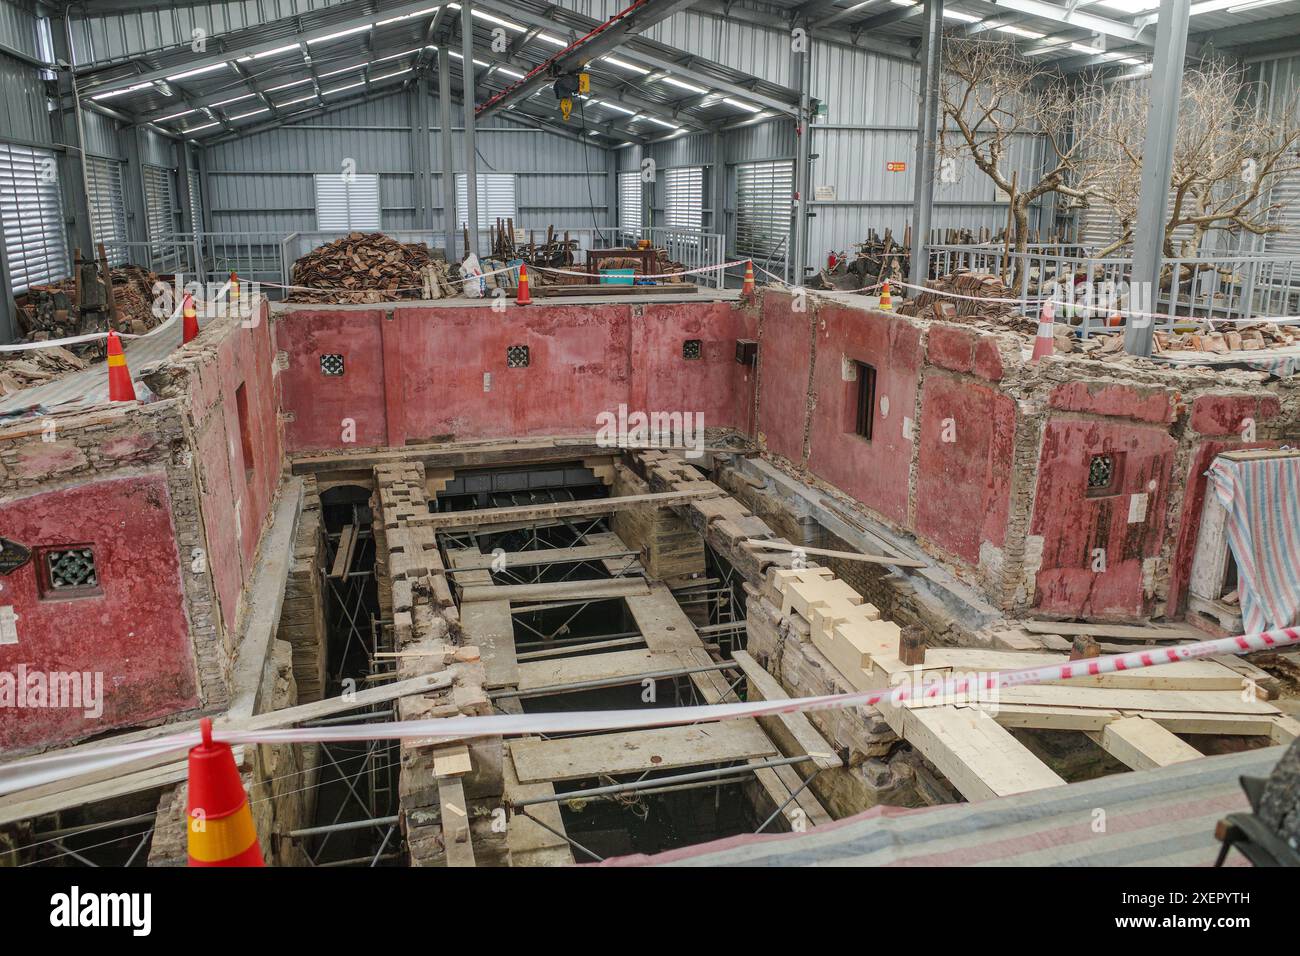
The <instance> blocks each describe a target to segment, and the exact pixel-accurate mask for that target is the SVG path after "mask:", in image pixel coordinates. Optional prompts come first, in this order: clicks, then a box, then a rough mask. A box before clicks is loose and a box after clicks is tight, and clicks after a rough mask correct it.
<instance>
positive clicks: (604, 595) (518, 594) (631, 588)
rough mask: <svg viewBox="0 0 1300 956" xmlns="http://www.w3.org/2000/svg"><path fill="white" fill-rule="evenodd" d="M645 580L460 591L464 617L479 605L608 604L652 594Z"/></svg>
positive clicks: (479, 587) (483, 586) (476, 586)
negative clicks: (468, 607)
mask: <svg viewBox="0 0 1300 956" xmlns="http://www.w3.org/2000/svg"><path fill="white" fill-rule="evenodd" d="M649 593H650V587H649V585H648V584H646V581H645V579H644V578H602V579H600V580H595V581H557V582H554V583H542V584H496V585H492V584H474V585H470V586H469V587H466V588H463V589H461V592H460V603H461V611H462V614H463V612H464V607H465V605H466V604H474V603H476V602H479V601H552V600H577V601H587V600H593V601H605V600H610V599H613V598H621V597H629V596H631V595H637V594H649Z"/></svg>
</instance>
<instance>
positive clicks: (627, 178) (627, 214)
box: [618, 171, 643, 234]
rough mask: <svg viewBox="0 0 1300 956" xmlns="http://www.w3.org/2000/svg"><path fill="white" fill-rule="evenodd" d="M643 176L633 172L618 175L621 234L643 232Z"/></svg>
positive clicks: (619, 225) (619, 226)
mask: <svg viewBox="0 0 1300 956" xmlns="http://www.w3.org/2000/svg"><path fill="white" fill-rule="evenodd" d="M642 225H643V223H642V221H641V174H640V173H639V172H636V171H633V172H630V173H619V174H618V228H619V231H621V232H630V233H636V234H639V233H640V232H641V226H642Z"/></svg>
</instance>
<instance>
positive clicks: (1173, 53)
mask: <svg viewBox="0 0 1300 956" xmlns="http://www.w3.org/2000/svg"><path fill="white" fill-rule="evenodd" d="M1190 14H1191V0H1161V2H1160V19H1159V20H1158V21H1157V23H1156V52H1155V61H1154V63H1153V64H1152V69H1151V99H1150V102H1149V104H1148V106H1147V132H1146V139H1145V140H1144V141H1143V143H1142V191H1141V193H1140V194H1139V196H1138V214H1137V225H1136V226H1135V227H1134V230H1133V279H1132V281H1133V287H1134V289H1135V290H1137V291H1138V295H1137V297H1136V301H1137V302H1138V303H1139V307H1140V304H1141V303H1142V302H1143V301H1144V297H1143V296H1142V294H1141V291H1142V290H1144V289H1149V290H1150V295H1149V298H1146V299H1145V301H1147V302H1149V303H1150V305H1148V306H1147V308H1146V311H1148V312H1154V311H1156V305H1157V303H1158V302H1159V299H1160V268H1161V265H1162V257H1163V252H1164V241H1165V212H1166V210H1167V209H1168V207H1169V179H1170V175H1171V170H1172V169H1173V164H1174V136H1175V135H1176V134H1177V132H1178V101H1179V100H1180V99H1181V97H1182V92H1183V58H1184V57H1185V56H1186V55H1187V20H1188V17H1189V16H1190ZM1125 325H1126V327H1125V329H1124V351H1126V352H1128V353H1129V354H1130V355H1141V356H1149V355H1150V354H1151V339H1152V333H1153V332H1154V329H1155V324H1154V320H1153V319H1152V318H1151V317H1150V316H1129V317H1128V321H1127V322H1126V323H1125Z"/></svg>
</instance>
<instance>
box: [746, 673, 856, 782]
mask: <svg viewBox="0 0 1300 956" xmlns="http://www.w3.org/2000/svg"><path fill="white" fill-rule="evenodd" d="M732 657H733V659H734V660H735V662H736V663H737V664H739V665H740V669H741V671H742V672H743V673H744V675H745V680H746V681H748V683H749V699H750V700H788V699H789V696H790V695H789V694H787V693H786V692H785V689H784V688H783V687H782V686H781V684H780V682H778V681H777V679H776V678H775V677H773V676H772V675H771V674H769V673H768V672H767V671H765V670H764V669H763V668H762V667H761V666H759V663H758V661H756V660H754V658H752V657H750V656H749V654H748V653H746V652H745V651H736V652H734V653H733V654H732ZM758 723H759V725H760V726H761V727H763V729H764V730H766V731H768V733H769V734H772V733H773V731H772V730H771V729H770V725H771V724H772V723H778V724H780V726H781V728H782V729H783V730H784V731H785V733H784V734H780V735H776V737H777V739H778V741H779V740H780V737H784V738H786V740H787V741H789V742H791V743H793V745H794V746H793V747H792V748H791V751H792V752H787V753H786V756H788V757H793V756H795V755H796V754H808V755H809V756H810V757H812V758H813V763H815V764H816V765H817V766H818V767H820V768H821V769H822V770H829V769H831V768H832V767H839V766H842V765H843V762H842V761H841V760H840V758H839V757H837V756H836V755H835V751H834V750H833V749H832V747H831V745H830V744H828V743H827V742H826V739H825V738H824V737H822V735H821V734H820V733H818V732H817V728H815V727H813V725H812V722H811V721H809V720H808V715H807V714H805V713H802V712H800V713H795V714H777V715H775V716H773V717H759V718H758ZM783 750H784V748H783Z"/></svg>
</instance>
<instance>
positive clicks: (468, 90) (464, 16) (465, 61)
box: [451, 0, 479, 255]
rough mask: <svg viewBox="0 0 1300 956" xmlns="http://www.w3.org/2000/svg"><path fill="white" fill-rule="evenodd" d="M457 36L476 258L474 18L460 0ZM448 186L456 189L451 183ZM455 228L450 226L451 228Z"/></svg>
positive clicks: (468, 222)
mask: <svg viewBox="0 0 1300 956" xmlns="http://www.w3.org/2000/svg"><path fill="white" fill-rule="evenodd" d="M460 34H461V37H460V42H461V54H460V55H461V61H460V75H461V81H460V103H461V113H462V114H463V115H464V121H463V125H464V127H465V132H464V133H462V134H461V137H462V145H463V146H464V148H465V228H466V229H468V230H469V251H470V252H472V253H474V254H475V255H478V251H479V250H478V152H477V150H476V149H475V147H474V121H475V119H476V117H477V113H478V110H477V107H475V105H474V14H473V12H472V11H471V10H470V2H469V0H460ZM451 185H452V187H453V188H454V187H455V183H454V182H453V183H452V184H451ZM455 225H456V224H455V223H453V228H454V227H455ZM457 231H459V230H457ZM453 245H454V242H453Z"/></svg>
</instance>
